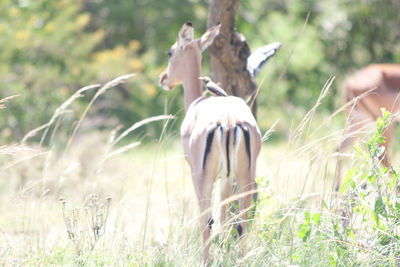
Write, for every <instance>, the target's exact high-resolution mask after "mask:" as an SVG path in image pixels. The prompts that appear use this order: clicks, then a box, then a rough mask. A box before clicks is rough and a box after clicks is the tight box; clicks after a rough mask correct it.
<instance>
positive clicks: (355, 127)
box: [336, 64, 400, 190]
mask: <svg viewBox="0 0 400 267" xmlns="http://www.w3.org/2000/svg"><path fill="white" fill-rule="evenodd" d="M368 91H370V92H368ZM365 93H366V95H365V96H363V97H360V99H358V100H356V101H355V102H354V103H355V104H354V105H349V106H348V107H347V114H348V126H347V128H346V131H345V138H344V140H343V141H342V143H341V144H340V146H339V149H338V150H339V152H343V151H344V150H345V149H346V148H348V147H350V146H351V145H353V144H354V141H355V139H356V138H357V136H358V134H359V133H360V129H362V128H363V127H365V126H366V125H367V124H368V123H371V122H372V121H376V119H377V118H378V117H380V116H381V114H382V112H381V108H385V109H387V110H388V111H390V112H391V113H397V112H399V111H400V99H398V95H399V93H400V65H394V64H374V65H369V66H367V67H365V68H363V69H361V70H359V71H357V72H356V73H354V74H353V75H352V76H350V77H349V78H348V79H347V80H346V82H345V86H344V96H345V98H346V101H347V102H349V101H352V100H354V99H355V98H356V97H359V96H361V95H362V94H365ZM392 133H393V124H391V125H390V126H388V128H387V129H386V130H385V132H384V137H385V138H386V143H384V146H385V153H384V155H383V156H382V158H381V160H382V163H383V164H384V165H385V166H386V167H389V165H390V161H389V155H388V148H389V147H390V144H391V139H392ZM341 167H342V159H341V158H339V160H338V170H337V179H336V190H339V188H340V186H341V173H340V172H341V171H340V170H341Z"/></svg>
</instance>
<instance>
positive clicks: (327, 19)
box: [0, 0, 400, 142]
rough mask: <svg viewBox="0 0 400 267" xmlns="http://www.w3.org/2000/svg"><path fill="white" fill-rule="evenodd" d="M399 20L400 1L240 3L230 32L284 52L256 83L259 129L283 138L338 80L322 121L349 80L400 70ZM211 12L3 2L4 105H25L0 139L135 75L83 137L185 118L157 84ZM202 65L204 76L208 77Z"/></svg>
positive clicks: (159, 4) (125, 3) (109, 96)
mask: <svg viewBox="0 0 400 267" xmlns="http://www.w3.org/2000/svg"><path fill="white" fill-rule="evenodd" d="M308 12H310V17H309V20H308V23H307V25H306V27H305V30H304V32H303V31H302V28H303V25H304V23H305V20H306V17H307V13H308ZM399 13H400V1H398V0H358V1H357V0H356V1H353V0H336V1H332V0H306V1H304V0H265V1H261V0H258V1H255V0H242V1H241V3H240V8H239V11H238V13H237V21H236V26H237V30H238V31H239V32H241V33H242V34H244V36H245V37H246V39H247V41H248V43H249V46H250V47H251V49H252V50H255V49H256V48H257V47H259V46H261V45H264V44H267V43H270V42H274V41H279V42H281V43H282V47H281V50H280V51H279V53H278V54H277V55H276V57H275V58H274V59H272V60H270V62H268V63H267V65H266V67H264V69H263V71H262V72H261V74H260V75H259V76H258V78H257V79H258V82H259V84H260V81H261V79H262V77H263V76H264V75H265V77H266V79H265V82H264V83H263V84H262V88H261V92H260V95H259V97H258V106H259V109H258V117H259V122H260V126H261V128H262V129H263V130H265V129H267V128H268V127H270V126H271V124H272V123H273V122H274V121H275V120H276V119H278V118H279V119H281V121H280V123H279V125H278V134H277V136H278V137H279V136H286V135H287V134H288V131H289V128H290V126H291V123H292V122H293V121H296V120H297V119H300V118H301V117H302V116H303V115H304V114H305V113H306V112H307V111H308V110H309V109H310V108H311V107H312V106H313V105H314V103H315V101H316V99H317V97H318V95H319V93H320V91H321V89H322V87H323V85H324V83H325V82H326V80H327V79H328V78H329V77H330V76H331V75H334V76H336V80H335V82H334V84H333V86H332V88H331V91H330V95H329V97H327V98H326V99H324V101H323V103H322V106H321V107H320V108H319V114H320V117H319V119H323V118H324V116H328V114H330V113H332V112H333V111H334V110H336V109H337V108H339V107H340V106H341V105H343V101H342V99H341V93H340V88H341V83H342V82H343V80H344V79H345V77H346V76H347V75H349V73H351V72H352V71H354V70H355V69H358V68H361V67H363V66H365V65H367V64H370V63H378V62H388V63H396V62H400V16H399ZM207 14H208V1H203V0H190V1H180V0H108V1H107V0H76V1H74V0H70V1H67V0H57V1H54V0H19V1H17V0H2V1H0V99H1V98H4V97H7V96H10V95H14V94H20V95H21V96H19V97H17V98H15V99H13V100H11V101H10V102H8V103H7V108H6V109H4V110H2V112H1V114H0V137H1V138H0V141H1V142H9V141H11V140H15V141H18V140H20V139H21V138H22V137H23V136H24V134H26V133H27V132H28V131H30V130H32V129H34V128H36V127H38V126H39V125H41V124H44V123H46V122H47V121H48V120H49V119H50V118H51V116H52V114H53V112H54V111H55V110H56V108H57V107H58V106H60V105H61V104H62V103H63V102H64V101H66V100H67V99H68V97H69V96H70V95H72V94H73V93H74V92H76V90H78V89H79V88H81V87H83V86H85V85H89V84H94V83H104V82H106V81H109V80H110V79H112V78H115V77H117V76H119V75H122V74H126V73H131V72H135V73H137V74H138V75H137V76H136V77H134V78H132V79H131V80H130V81H129V82H128V83H126V84H123V85H119V86H118V87H117V88H114V89H111V90H110V91H109V92H107V93H106V94H105V95H103V96H101V98H100V99H99V100H98V101H96V102H95V105H94V106H93V108H92V109H91V111H90V114H89V119H88V123H87V129H88V130H90V129H105V128H115V127H116V126H117V125H122V126H123V127H129V126H130V125H131V124H133V123H134V122H136V121H139V120H141V119H144V118H146V117H149V116H153V115H158V114H162V113H164V112H165V110H167V112H168V113H172V114H178V116H179V117H182V116H183V111H182V107H183V100H182V90H181V88H177V89H175V90H174V91H172V92H165V91H162V90H161V88H159V87H158V75H159V74H160V73H161V72H162V70H163V69H164V68H165V66H166V64H167V57H166V51H167V50H168V48H169V46H170V45H171V44H172V43H173V42H174V41H175V38H176V35H177V32H178V30H179V28H180V26H181V25H182V24H183V23H184V22H185V21H187V20H191V21H192V22H193V24H194V26H195V29H196V36H199V35H200V34H201V33H202V32H204V31H205V29H206V21H207ZM208 60H209V59H208V56H207V55H206V56H205V57H204V58H203V63H204V64H203V65H204V68H203V73H204V74H205V75H209V76H211V73H210V68H209V63H208ZM284 69H286V71H285V72H283V70H284ZM93 94H94V92H92V93H91V94H88V95H87V96H85V97H84V98H81V99H80V100H79V101H77V102H75V103H74V104H73V106H72V108H71V110H73V112H71V113H70V114H68V115H67V116H64V117H63V121H64V122H66V123H67V124H71V123H73V122H74V121H76V119H77V118H79V116H80V115H81V114H82V112H83V110H84V108H85V107H86V106H87V104H88V102H89V101H90V99H91V97H93ZM342 121H343V120H342ZM160 127H162V126H161V125H155V124H154V125H151V124H150V125H147V126H146V128H145V129H144V130H143V132H142V135H152V136H157V135H158V134H159V133H160V131H161V128H160ZM67 134H68V133H67Z"/></svg>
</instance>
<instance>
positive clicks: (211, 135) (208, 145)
mask: <svg viewBox="0 0 400 267" xmlns="http://www.w3.org/2000/svg"><path fill="white" fill-rule="evenodd" d="M219 126H220V124H217V125H216V126H215V127H214V128H212V129H211V130H209V131H208V134H207V139H206V148H205V150H204V156H203V170H204V168H205V166H206V161H207V156H208V153H210V150H211V145H212V142H213V139H214V133H215V129H217V128H218V127H219Z"/></svg>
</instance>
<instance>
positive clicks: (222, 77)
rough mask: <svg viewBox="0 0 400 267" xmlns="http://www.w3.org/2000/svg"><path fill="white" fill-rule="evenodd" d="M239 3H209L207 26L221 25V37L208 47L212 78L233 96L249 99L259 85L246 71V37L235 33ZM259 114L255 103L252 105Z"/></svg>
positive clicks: (215, 0)
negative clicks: (219, 23)
mask: <svg viewBox="0 0 400 267" xmlns="http://www.w3.org/2000/svg"><path fill="white" fill-rule="evenodd" d="M239 2H240V0H210V6H209V8H208V21H207V27H211V26H213V25H216V24H217V23H218V22H221V30H220V34H219V36H217V37H216V38H215V40H214V43H213V44H212V45H211V46H210V47H209V48H208V50H209V52H210V54H211V67H212V71H213V79H214V81H215V82H217V83H219V84H220V85H221V87H222V88H224V89H225V90H226V92H227V93H228V94H230V95H235V96H239V97H241V98H243V99H244V100H247V99H248V98H249V97H250V96H251V95H252V94H253V93H255V91H256V89H257V88H256V84H255V82H254V80H253V79H252V77H251V75H250V73H249V72H248V71H247V57H248V56H249V55H250V48H249V46H248V45H247V42H246V39H245V37H244V36H243V35H242V34H240V33H238V32H236V30H235V14H236V11H237V9H238V6H239ZM252 109H253V114H254V115H255V114H256V103H254V105H253V108H252Z"/></svg>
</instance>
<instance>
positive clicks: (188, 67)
mask: <svg viewBox="0 0 400 267" xmlns="http://www.w3.org/2000/svg"><path fill="white" fill-rule="evenodd" d="M185 63H186V64H185V74H184V76H183V97H184V104H185V111H187V110H188V108H189V106H190V104H191V103H192V102H193V101H194V100H196V99H197V98H199V97H201V96H202V91H201V81H200V80H199V77H200V75H201V54H200V53H196V52H193V53H190V54H189V55H188V57H187V58H186V62H185Z"/></svg>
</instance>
